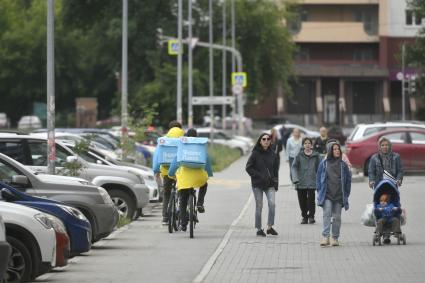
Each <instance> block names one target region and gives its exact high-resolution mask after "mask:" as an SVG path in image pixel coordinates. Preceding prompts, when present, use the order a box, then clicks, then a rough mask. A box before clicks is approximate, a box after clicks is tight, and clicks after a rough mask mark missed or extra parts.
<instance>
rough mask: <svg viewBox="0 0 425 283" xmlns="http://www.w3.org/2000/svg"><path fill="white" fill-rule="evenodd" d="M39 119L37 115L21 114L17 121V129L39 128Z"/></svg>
mask: <svg viewBox="0 0 425 283" xmlns="http://www.w3.org/2000/svg"><path fill="white" fill-rule="evenodd" d="M40 128H41V120H40V118H38V117H37V116H22V117H21V119H19V122H18V129H20V130H26V129H40Z"/></svg>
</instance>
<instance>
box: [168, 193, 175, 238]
mask: <svg viewBox="0 0 425 283" xmlns="http://www.w3.org/2000/svg"><path fill="white" fill-rule="evenodd" d="M175 197H176V196H175V195H174V194H173V193H171V196H170V201H169V203H168V210H167V211H168V233H173V228H174V227H173V226H174V225H173V224H174V222H175V221H174V219H175V217H176V216H175V214H176V201H175Z"/></svg>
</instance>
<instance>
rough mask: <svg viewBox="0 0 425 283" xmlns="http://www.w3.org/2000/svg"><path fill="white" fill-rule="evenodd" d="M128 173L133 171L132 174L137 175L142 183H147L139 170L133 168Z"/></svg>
mask: <svg viewBox="0 0 425 283" xmlns="http://www.w3.org/2000/svg"><path fill="white" fill-rule="evenodd" d="M128 173H131V174H134V175H136V177H137V178H138V179H139V182H140V184H144V183H145V179H143V176H142V175H140V174H139V173H138V172H135V171H133V170H128Z"/></svg>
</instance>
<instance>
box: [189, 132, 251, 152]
mask: <svg viewBox="0 0 425 283" xmlns="http://www.w3.org/2000/svg"><path fill="white" fill-rule="evenodd" d="M196 131H197V132H198V137H202V138H209V137H210V132H211V128H198V129H196ZM213 133H214V135H213V139H214V143H216V144H222V145H226V146H228V147H230V148H234V149H237V150H239V151H240V153H241V155H245V154H247V153H248V152H249V151H250V150H251V149H252V147H251V146H250V145H249V143H247V142H245V141H242V140H240V139H236V138H231V137H229V136H227V135H226V134H225V133H224V132H223V131H220V130H217V129H213ZM210 142H211V141H210Z"/></svg>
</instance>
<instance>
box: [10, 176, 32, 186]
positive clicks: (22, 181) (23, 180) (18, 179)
mask: <svg viewBox="0 0 425 283" xmlns="http://www.w3.org/2000/svg"><path fill="white" fill-rule="evenodd" d="M12 184H16V185H21V186H27V185H28V184H29V182H28V178H27V176H24V175H14V176H12Z"/></svg>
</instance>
